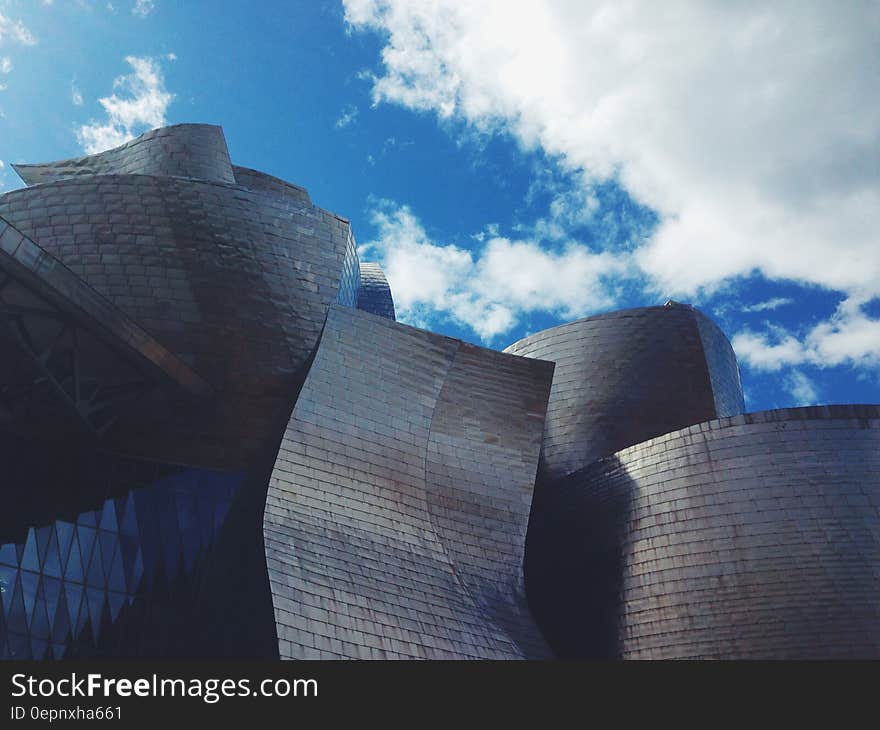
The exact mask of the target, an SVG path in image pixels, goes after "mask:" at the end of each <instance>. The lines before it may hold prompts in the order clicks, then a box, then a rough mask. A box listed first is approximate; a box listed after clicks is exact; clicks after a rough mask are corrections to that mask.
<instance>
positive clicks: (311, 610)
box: [0, 125, 880, 659]
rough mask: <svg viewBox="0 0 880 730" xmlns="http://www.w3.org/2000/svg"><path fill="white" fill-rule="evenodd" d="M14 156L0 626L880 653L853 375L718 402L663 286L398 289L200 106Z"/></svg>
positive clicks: (597, 650)
mask: <svg viewBox="0 0 880 730" xmlns="http://www.w3.org/2000/svg"><path fill="white" fill-rule="evenodd" d="M16 170H17V171H18V173H19V175H20V176H21V177H22V179H23V180H24V182H25V183H26V184H27V186H28V187H25V188H23V189H21V190H16V191H12V192H9V193H6V194H5V195H2V196H0V315H2V321H0V431H2V434H3V439H2V440H0V452H2V459H3V463H4V465H5V467H6V468H5V469H4V473H3V476H2V477H0V485H2V495H3V500H4V509H2V510H0V603H2V611H0V657H2V658H37V659H43V658H69V657H91V656H101V657H105V656H110V657H170V658H175V657H242V658H244V657H248V658H474V659H479V658H486V659H508V658H509V659H522V658H525V659H538V658H553V657H557V656H558V657H639V658H642V657H644V658H655V657H656V658H665V657H719V658H741V657H772V658H789V657H847V658H851V657H874V658H876V657H878V656H880V628H878V627H880V577H878V576H880V569H878V568H880V517H878V514H880V512H878V508H880V476H878V475H880V456H878V454H880V448H878V447H880V408H878V407H877V406H833V407H832V406H828V407H821V408H806V409H793V410H788V411H774V412H767V413H759V414H743V410H744V408H743V399H742V390H741V387H740V382H739V371H738V368H737V364H736V359H735V356H734V354H733V351H732V349H731V347H730V344H729V342H728V341H727V338H726V337H725V336H724V334H723V333H722V332H721V331H720V330H719V329H718V328H717V326H715V325H714V323H712V322H711V320H709V319H708V318H707V317H705V315H703V314H701V313H700V312H698V311H697V310H695V309H693V308H691V307H688V306H686V305H680V304H676V303H675V302H668V303H667V305H666V306H663V307H645V308H641V309H634V310H625V311H622V312H613V313H609V314H604V315H599V316H596V317H589V318H587V319H584V320H579V321H577V322H572V323H570V324H566V325H562V326H561V327H556V328H553V329H550V330H547V331H545V332H542V333H538V334H536V335H532V336H531V337H528V338H526V339H524V340H522V341H520V342H518V343H515V344H514V345H511V346H510V347H509V348H508V349H507V350H506V351H504V352H497V351H494V350H490V349H486V348H482V347H477V346H474V345H469V344H467V343H464V342H461V341H458V340H454V339H451V338H448V337H444V336H441V335H438V334H434V333H430V332H426V331H424V330H419V329H416V328H413V327H410V326H407V325H405V324H401V323H398V322H396V321H395V319H394V317H395V313H394V302H393V299H392V296H391V288H390V287H389V285H388V282H387V281H386V280H385V276H384V274H383V273H382V271H381V268H379V267H378V265H376V264H371V263H365V262H360V261H359V260H358V256H357V251H356V247H355V242H354V237H353V235H352V232H351V229H350V226H349V223H348V221H346V220H345V219H343V218H340V217H338V216H336V215H334V214H333V213H330V212H328V211H325V210H323V209H321V208H319V207H317V206H315V205H314V204H313V203H312V202H311V200H310V198H309V195H308V193H307V192H306V191H305V190H304V189H303V188H300V187H297V186H295V185H291V184H289V183H286V182H284V181H282V180H279V179H277V178H274V177H271V176H269V175H265V174H263V173H261V172H258V171H255V170H250V169H247V168H243V167H239V166H236V165H233V164H232V162H231V160H230V159H229V154H228V151H227V148H226V143H225V139H224V136H223V132H222V130H221V129H220V128H219V127H214V126H208V125H178V126H173V127H167V128H163V129H157V130H154V131H152V132H149V133H147V134H145V135H143V136H141V137H139V138H137V139H135V140H133V141H131V142H129V143H127V144H125V145H122V146H121V147H119V148H117V149H114V150H110V151H107V152H104V153H101V154H98V155H93V156H90V157H84V158H79V159H75V160H64V161H60V162H55V163H49V164H40V165H18V166H16ZM392 283H393V282H392Z"/></svg>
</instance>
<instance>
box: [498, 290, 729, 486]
mask: <svg viewBox="0 0 880 730" xmlns="http://www.w3.org/2000/svg"><path fill="white" fill-rule="evenodd" d="M704 333H708V334H710V335H711V340H710V346H709V348H706V347H705V344H704V343H705V342H706V339H705V334H704ZM724 343H727V338H726V337H725V336H724V334H723V333H722V332H721V331H720V330H718V328H717V327H716V326H715V325H714V324H713V323H712V322H711V321H710V320H708V318H706V317H705V316H704V315H701V314H700V315H698V313H697V312H696V311H695V310H694V309H693V308H691V307H688V306H683V305H673V306H663V307H643V308H640V309H626V310H622V311H619V312H610V313H608V314H600V315H597V316H595V317H587V318H586V319H580V320H577V321H576V322H571V323H569V324H564V325H560V326H559V327H553V328H552V329H548V330H544V331H543V332H538V333H537V334H534V335H531V336H529V337H526V338H525V339H522V340H520V341H519V342H515V343H514V344H512V345H510V346H509V347H508V348H507V349H506V350H505V352H509V353H511V354H514V355H524V356H527V357H536V358H540V359H542V360H552V361H553V362H555V363H556V371H555V373H554V376H553V389H552V390H551V392H550V403H549V405H548V407H547V423H546V425H545V428H544V446H543V449H542V452H541V475H542V478H544V479H557V478H559V477H562V476H565V475H566V474H570V473H572V472H574V471H577V470H578V469H581V468H583V467H584V466H586V465H587V464H589V463H590V462H592V461H594V460H595V459H598V458H599V457H601V456H605V455H607V454H611V453H614V452H615V451H618V450H619V449H622V448H624V447H626V446H631V445H632V444H636V443H639V442H640V441H644V440H645V439H648V438H651V437H653V436H658V435H660V434H663V433H668V432H669V431H674V430H676V429H678V428H682V427H683V426H688V425H691V424H694V423H700V422H701V421H707V420H709V419H712V418H715V417H716V415H717V413H718V410H717V406H716V398H721V399H722V401H723V403H724V408H725V410H726V411H731V410H732V411H735V412H737V413H741V412H742V410H743V399H742V390H741V388H740V384H739V370H738V368H737V364H736V358H735V356H734V354H733V350H732V349H731V348H730V345H729V343H727V344H726V347H725V346H724ZM707 351H709V352H711V353H712V357H711V358H707ZM726 415H733V414H732V413H729V412H728V413H727V414H726Z"/></svg>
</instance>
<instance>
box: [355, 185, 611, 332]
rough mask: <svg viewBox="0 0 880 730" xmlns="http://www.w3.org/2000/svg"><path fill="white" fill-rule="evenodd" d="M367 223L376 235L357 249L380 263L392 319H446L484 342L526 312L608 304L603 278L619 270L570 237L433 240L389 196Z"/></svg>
mask: <svg viewBox="0 0 880 730" xmlns="http://www.w3.org/2000/svg"><path fill="white" fill-rule="evenodd" d="M373 223H374V225H375V226H376V228H377V230H378V236H377V237H376V238H375V239H374V240H372V241H370V242H369V243H367V244H365V245H364V246H363V247H361V252H362V254H363V255H364V257H366V258H373V257H374V258H378V259H379V260H380V261H381V262H382V264H383V268H384V269H385V271H386V273H387V275H388V279H389V281H390V282H391V286H392V289H393V294H394V301H395V307H396V309H397V313H398V318H399V319H400V320H401V321H404V322H409V323H411V324H415V325H417V326H419V325H420V326H425V325H426V324H427V323H428V322H429V321H430V320H431V319H436V318H437V317H438V316H439V317H448V318H449V319H451V320H453V321H454V322H456V323H457V324H459V325H462V326H466V327H468V328H469V329H471V330H472V331H473V332H475V333H476V334H477V335H478V336H479V337H480V338H481V339H483V340H484V341H486V342H490V343H491V342H493V341H494V340H495V339H496V338H497V337H499V336H500V335H503V334H504V333H506V332H509V331H510V330H511V329H512V328H513V327H514V326H515V325H517V324H518V323H519V322H521V321H522V319H523V318H524V317H526V316H528V315H529V314H530V313H533V312H552V313H557V314H559V315H560V316H562V317H565V318H569V319H571V318H575V317H579V316H583V315H586V314H590V313H592V312H595V311H597V310H599V309H603V308H607V307H608V306H610V305H611V304H612V303H613V301H614V300H613V295H612V293H611V290H610V288H609V285H608V282H609V279H611V278H613V277H616V276H619V275H620V274H621V273H622V271H623V270H624V269H625V264H624V262H623V261H622V260H621V258H620V257H618V256H615V255H612V254H610V253H601V252H600V253H596V252H594V251H591V250H590V249H589V248H588V247H586V246H583V245H580V244H576V243H573V242H569V243H566V244H564V245H562V246H560V247H558V248H557V249H556V250H546V249H545V248H543V247H542V246H540V245H539V244H538V243H536V242H535V241H532V240H512V239H510V238H506V237H503V236H500V235H497V232H498V231H497V229H489V230H487V231H483V232H481V233H480V234H477V238H479V239H480V241H481V243H480V246H479V247H478V248H477V249H476V250H467V249H465V248H462V247H460V246H458V245H456V244H454V243H442V242H437V241H435V240H433V239H432V237H431V236H429V234H428V233H427V231H426V230H425V228H424V227H423V225H422V223H421V222H420V221H419V220H418V218H417V217H416V216H415V215H413V213H412V211H411V210H410V209H409V208H408V207H407V206H405V205H398V204H396V203H394V202H391V201H379V202H378V204H377V207H376V210H375V212H374V214H373Z"/></svg>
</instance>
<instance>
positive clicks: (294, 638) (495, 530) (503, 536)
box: [264, 306, 552, 659]
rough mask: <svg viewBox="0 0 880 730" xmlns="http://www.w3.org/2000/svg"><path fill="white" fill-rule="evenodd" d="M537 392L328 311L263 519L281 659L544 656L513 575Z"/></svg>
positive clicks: (487, 354)
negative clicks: (319, 343) (325, 323)
mask: <svg viewBox="0 0 880 730" xmlns="http://www.w3.org/2000/svg"><path fill="white" fill-rule="evenodd" d="M349 363H356V366H355V367H350V366H349ZM551 374H552V365H551V364H549V363H544V362H540V361H537V360H531V359H525V358H517V357H512V356H509V355H503V354H501V353H498V352H493V351H491V350H485V349H483V348H478V347H474V346H471V345H465V344H463V343H460V342H459V341H457V340H452V339H449V338H446V337H441V336H439V335H434V334H431V333H428V332H425V331H422V330H418V329H414V328H412V327H407V326H405V325H400V324H396V323H394V322H391V321H389V320H387V319H384V318H380V317H376V316H373V315H370V314H367V313H364V312H359V311H357V310H352V309H344V308H341V307H338V306H337V307H334V308H333V309H332V310H331V312H330V316H329V317H328V320H327V325H326V327H325V331H324V335H323V338H322V342H321V347H320V348H319V350H318V354H317V357H316V358H315V362H314V364H313V366H312V368H311V371H310V373H309V377H308V379H307V380H306V383H305V385H304V386H303V389H302V392H301V393H300V397H299V400H298V401H297V405H296V407H295V408H294V412H293V416H292V417H291V419H290V423H289V424H288V426H287V431H286V433H285V436H284V441H283V443H282V445H281V449H280V451H279V455H278V460H277V462H276V464H275V469H274V471H273V473H272V479H271V482H270V486H269V495H268V499H267V505H266V514H265V518H264V533H265V542H266V557H267V562H268V566H269V580H270V583H271V587H272V597H273V601H274V605H275V617H276V623H277V626H278V638H279V646H280V656H281V657H282V658H345V657H348V658H486V659H490V658H493V659H500V658H524V657H543V656H547V655H548V653H547V649H546V646H545V644H544V642H543V639H542V637H541V635H540V632H539V631H538V629H537V628H536V626H535V625H534V623H533V622H532V620H531V617H530V616H529V612H528V609H527V607H526V603H525V596H524V594H523V589H522V568H521V566H522V553H523V543H524V540H525V533H526V525H527V521H528V513H529V503H530V496H531V489H532V484H533V481H534V476H535V470H536V466H537V461H538V453H539V449H540V439H541V428H542V425H543V415H544V407H545V403H546V396H547V392H548V390H549V386H550V379H551Z"/></svg>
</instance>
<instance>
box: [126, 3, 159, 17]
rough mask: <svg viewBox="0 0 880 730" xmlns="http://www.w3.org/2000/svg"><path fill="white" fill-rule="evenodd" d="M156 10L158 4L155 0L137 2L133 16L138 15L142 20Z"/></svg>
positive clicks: (133, 9)
mask: <svg viewBox="0 0 880 730" xmlns="http://www.w3.org/2000/svg"><path fill="white" fill-rule="evenodd" d="M155 9H156V3H155V2H153V0H135V3H134V6H133V7H132V9H131V12H132V15H137V16H138V17H141V18H146V17H147V16H148V15H149V14H150V13H152V12H153V11H154V10H155Z"/></svg>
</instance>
